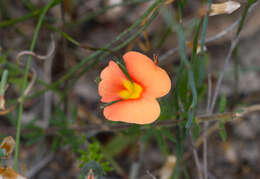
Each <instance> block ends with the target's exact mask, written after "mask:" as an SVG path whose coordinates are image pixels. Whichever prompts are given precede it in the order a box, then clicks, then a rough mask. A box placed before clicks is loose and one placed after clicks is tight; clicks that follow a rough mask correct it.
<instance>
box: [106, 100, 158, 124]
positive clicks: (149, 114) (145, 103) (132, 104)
mask: <svg viewBox="0 0 260 179" xmlns="http://www.w3.org/2000/svg"><path fill="white" fill-rule="evenodd" d="M159 115H160V105H159V103H158V102H157V100H156V99H154V98H145V97H143V98H141V99H138V100H124V101H119V102H117V103H114V104H112V105H109V106H107V107H105V109H104V116H105V117H106V118H107V119H108V120H111V121H122V122H127V123H135V124H149V123H152V122H154V121H155V120H156V119H157V118H158V117H159Z"/></svg>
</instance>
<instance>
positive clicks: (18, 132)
mask: <svg viewBox="0 0 260 179" xmlns="http://www.w3.org/2000/svg"><path fill="white" fill-rule="evenodd" d="M56 2H57V0H52V1H50V2H49V3H48V4H47V5H46V6H45V7H44V9H43V11H42V13H41V14H40V17H39V20H38V23H37V25H36V28H35V31H34V35H33V39H32V43H31V46H30V51H33V50H34V48H35V44H36V40H37V37H38V34H39V31H40V28H41V25H42V22H43V18H44V16H45V14H46V13H47V11H48V10H49V9H50V8H51V6H52V5H53V4H55V3H56ZM30 63H31V56H29V57H28V59H27V63H26V67H25V73H24V78H23V85H22V95H21V101H20V104H19V108H18V119H17V127H16V130H17V131H16V145H15V158H14V168H15V169H16V170H18V153H19V144H20V133H21V120H22V114H23V103H24V99H25V96H24V92H25V89H26V86H27V77H28V73H29V68H30Z"/></svg>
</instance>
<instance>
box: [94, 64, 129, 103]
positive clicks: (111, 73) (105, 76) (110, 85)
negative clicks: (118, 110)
mask: <svg viewBox="0 0 260 179" xmlns="http://www.w3.org/2000/svg"><path fill="white" fill-rule="evenodd" d="M100 77H101V82H100V83H99V85H98V92H99V95H100V96H101V101H102V102H105V103H108V102H112V101H116V100H119V99H121V98H120V97H119V95H118V94H119V91H121V90H122V89H124V87H123V84H122V81H123V80H124V79H127V78H126V76H125V74H124V73H123V72H122V70H121V69H120V68H119V66H118V65H117V64H116V63H115V62H113V61H110V62H109V65H108V66H107V67H106V68H104V69H103V71H102V72H101V75H100Z"/></svg>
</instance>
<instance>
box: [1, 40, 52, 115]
mask: <svg viewBox="0 0 260 179" xmlns="http://www.w3.org/2000/svg"><path fill="white" fill-rule="evenodd" d="M51 39H52V41H51V45H50V47H49V49H48V52H47V55H38V54H36V53H34V52H31V51H22V52H20V53H18V54H17V56H16V58H15V60H16V63H17V64H18V65H20V66H22V65H23V64H22V63H21V61H20V60H21V57H22V56H24V55H31V56H33V57H36V58H37V59H40V60H46V59H48V58H50V57H51V56H52V55H53V54H54V51H55V41H54V38H53V36H51ZM31 71H32V79H31V81H30V83H29V85H28V86H27V87H26V89H25V91H24V96H27V95H28V94H29V92H30V90H31V89H32V87H33V86H34V84H35V81H36V79H37V73H36V70H35V69H34V68H31ZM19 102H21V96H20V97H18V100H17V102H16V103H15V104H13V105H12V106H10V107H9V108H7V109H5V110H0V116H1V115H6V114H8V113H10V112H11V111H13V110H14V109H15V107H16V105H17V104H18V103H19Z"/></svg>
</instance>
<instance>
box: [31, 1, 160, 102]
mask: <svg viewBox="0 0 260 179" xmlns="http://www.w3.org/2000/svg"><path fill="white" fill-rule="evenodd" d="M162 1H163V0H157V1H155V2H154V3H153V4H152V5H151V6H150V7H149V8H148V9H147V11H146V12H145V13H144V14H143V16H142V17H141V18H139V19H138V20H137V21H136V22H135V23H134V24H133V25H131V26H130V27H129V28H128V29H126V30H125V31H123V32H122V33H121V34H119V35H118V36H117V37H116V38H115V39H114V40H113V41H112V42H110V43H108V44H107V45H106V46H105V47H104V48H103V49H109V48H110V47H111V46H112V45H113V44H114V43H116V42H118V41H120V40H122V39H123V38H124V37H125V36H127V35H128V34H129V32H131V31H132V30H134V29H135V28H136V27H138V26H140V25H141V23H142V21H143V20H144V19H145V18H146V17H147V16H148V15H149V14H150V13H151V12H152V11H153V10H154V9H155V8H156V7H157V6H158V5H159V4H160V3H161V2H162ZM131 40H132V39H128V40H127V41H125V42H124V43H122V44H121V45H119V46H118V47H116V48H113V49H112V51H115V50H118V49H120V48H121V46H122V45H125V44H127V43H129V41H131ZM103 53H104V51H103V50H98V51H96V52H94V53H92V54H91V55H89V56H88V57H87V58H85V59H83V60H82V61H81V62H80V63H78V64H76V65H75V66H73V67H72V68H71V70H70V71H69V72H68V73H66V74H65V75H64V76H63V77H61V78H60V79H59V80H57V81H56V82H54V83H52V84H50V85H48V87H47V88H45V89H43V90H40V91H38V92H36V93H34V94H32V95H31V96H29V98H33V97H35V96H39V95H41V94H43V93H45V92H46V91H47V90H53V89H55V88H56V87H57V86H59V85H60V84H62V83H63V82H64V81H65V80H68V79H69V78H70V77H71V76H72V75H73V74H74V73H75V72H77V71H78V70H79V69H80V68H81V67H82V66H83V65H85V64H86V63H87V62H89V61H90V60H93V59H96V58H97V57H98V56H99V55H102V54H103Z"/></svg>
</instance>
